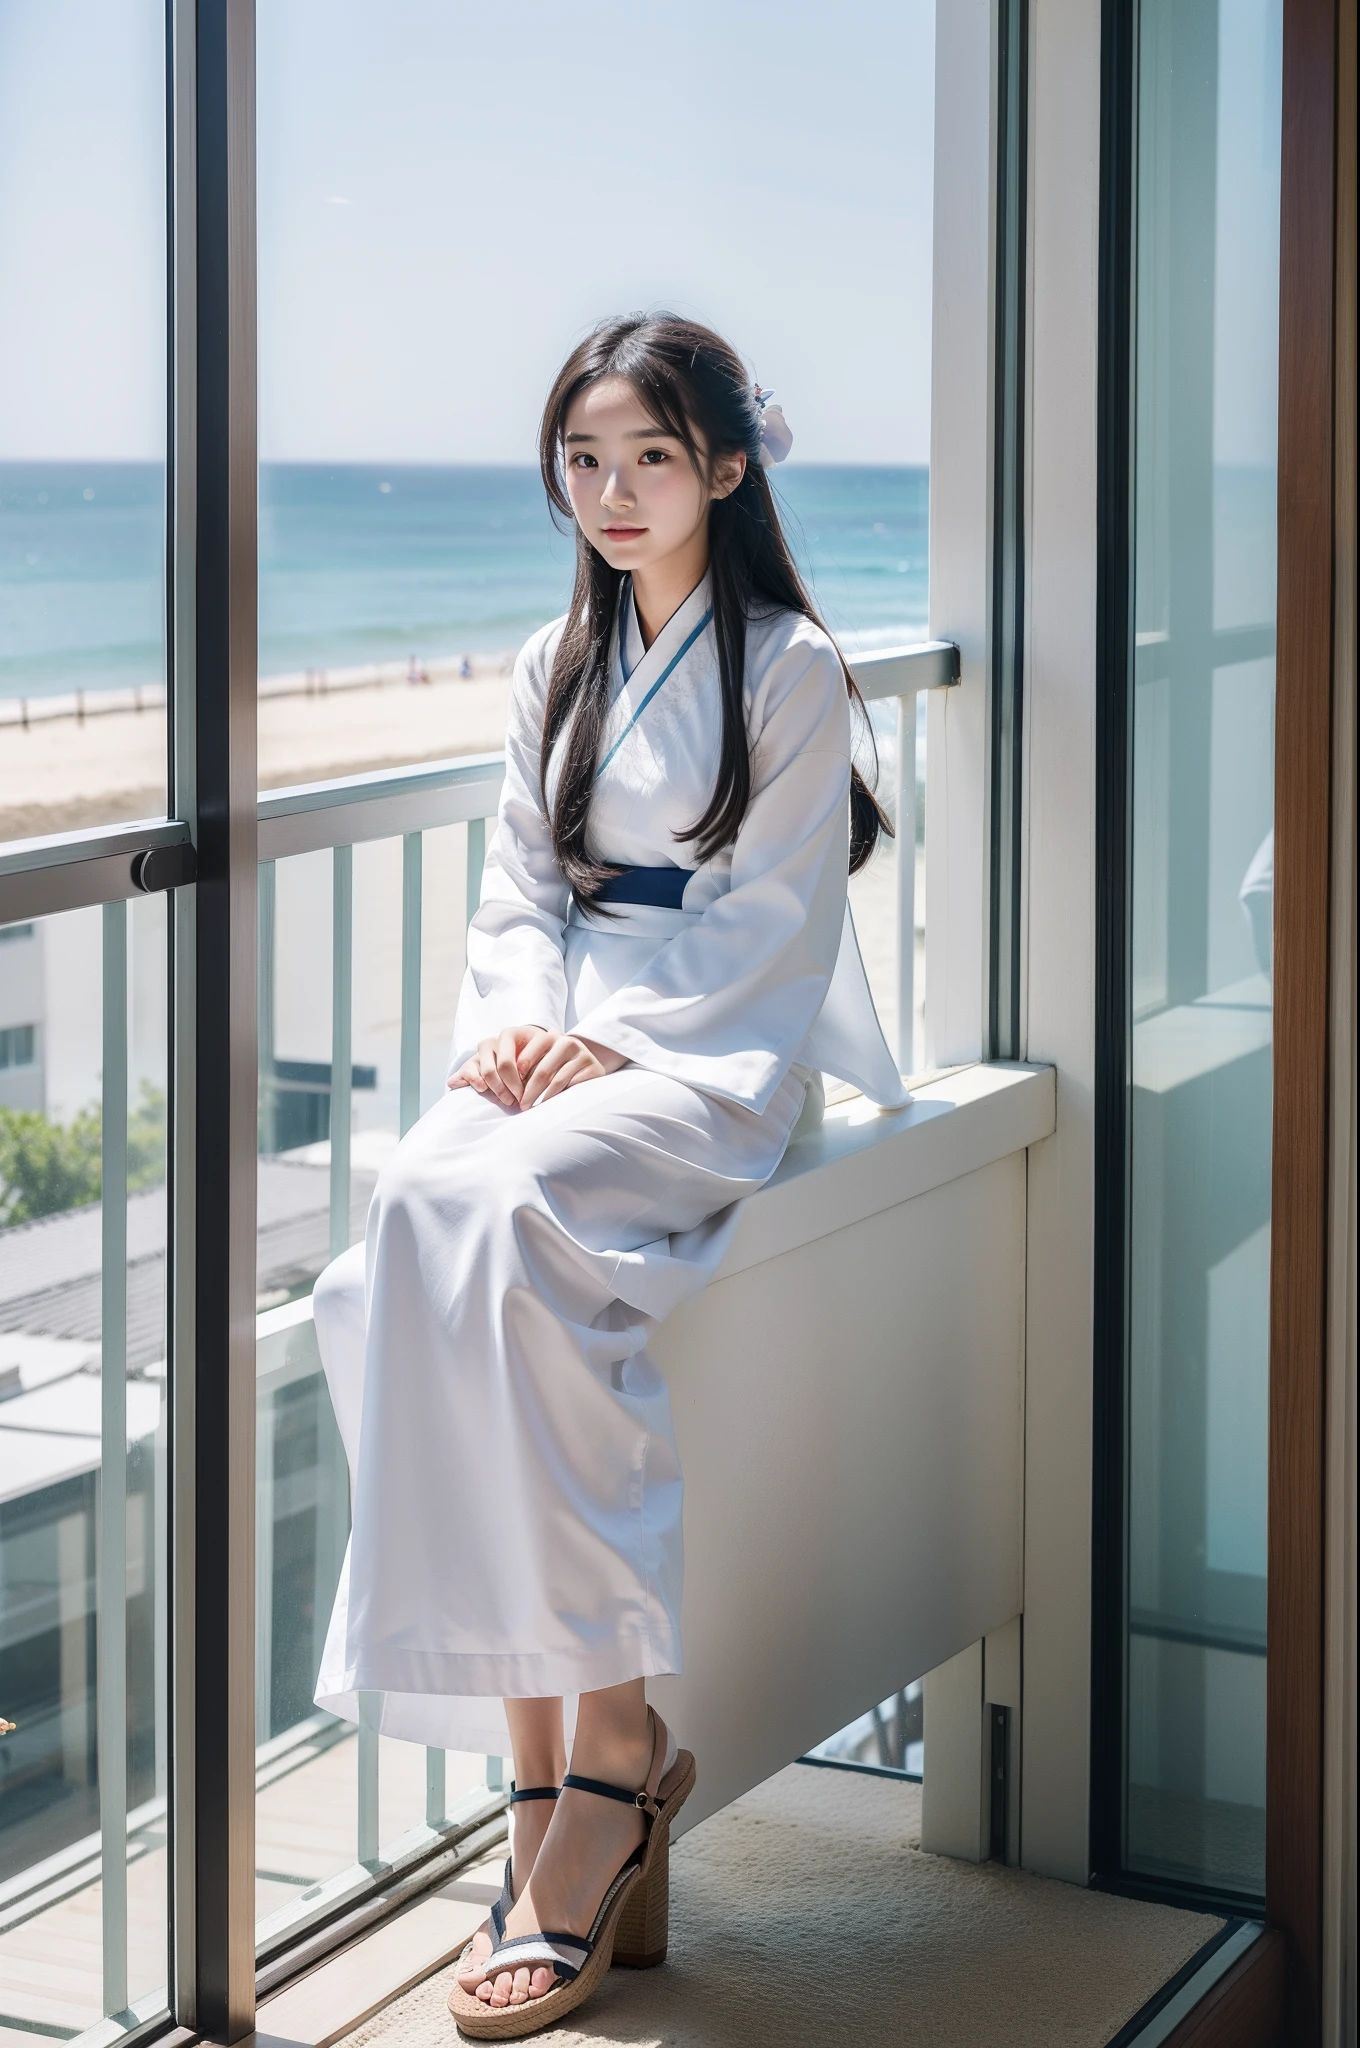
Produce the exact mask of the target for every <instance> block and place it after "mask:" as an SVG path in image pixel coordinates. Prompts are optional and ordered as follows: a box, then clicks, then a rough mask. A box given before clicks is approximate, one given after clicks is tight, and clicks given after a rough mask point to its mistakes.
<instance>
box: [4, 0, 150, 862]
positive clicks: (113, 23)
mask: <svg viewBox="0 0 1360 2048" xmlns="http://www.w3.org/2000/svg"><path fill="white" fill-rule="evenodd" d="M164 22H165V9H164V7H163V6H160V5H156V4H155V0H113V4H110V5H107V6H94V5H90V4H89V0H47V4H41V5H39V4H33V0H22V4H17V5H12V6H7V7H5V8H4V9H3V10H0V133H2V134H3V135H4V137H5V175H4V178H3V180H2V181H0V292H3V299H4V305H5V318H4V320H3V322H0V839H12V838H24V837H28V836H31V835H33V834H38V833H46V832H56V831H64V830H67V829H69V828H74V827H78V826H88V825H97V824H105V823H112V822H117V821H120V820H124V819H128V818H138V817H148V816H151V817H155V816H159V815H162V814H163V813H164V811H165V793H166V720H165V656H164V632H163V618H164V610H165V589H164V586H165V576H164V557H165V506H164V500H165V417H166V395H165V394H166V385H165V212H166V209H165V116H164V105H165V54H164Z"/></svg>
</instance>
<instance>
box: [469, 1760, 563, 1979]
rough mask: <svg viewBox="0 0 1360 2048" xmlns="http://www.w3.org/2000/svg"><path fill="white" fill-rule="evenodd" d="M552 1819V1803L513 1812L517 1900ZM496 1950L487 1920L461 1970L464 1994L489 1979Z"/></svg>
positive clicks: (531, 1802) (530, 1802)
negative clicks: (488, 1968) (490, 1960)
mask: <svg viewBox="0 0 1360 2048" xmlns="http://www.w3.org/2000/svg"><path fill="white" fill-rule="evenodd" d="M552 1816H553V1802H552V1800H551V1799H526V1800H523V1801H522V1802H521V1803H520V1804H519V1805H517V1806H515V1807H514V1809H513V1817H512V1821H511V1832H512V1836H513V1840H512V1849H511V1865H510V1869H511V1879H512V1882H513V1884H514V1888H515V1896H516V1898H518V1897H519V1895H520V1894H521V1893H522V1892H523V1890H524V1886H525V1881H526V1879H527V1878H528V1877H529V1875H530V1873H531V1872H532V1871H533V1868H534V1865H535V1863H536V1862H537V1860H538V1852H539V1850H540V1849H541V1848H542V1846H543V1837H544V1836H545V1835H546V1834H547V1832H548V1823H549V1822H550V1821H551V1819H552ZM495 1946H496V1940H495V1936H494V1935H493V1933H492V1931H491V1922H490V1920H485V1921H483V1923H482V1925H481V1926H480V1927H479V1928H478V1929H477V1932H476V1933H475V1934H474V1935H473V1937H472V1946H471V1948H470V1949H469V1951H468V1953H467V1955H466V1957H465V1958H464V1960H463V1961H462V1962H461V1963H460V1964H459V1966H458V1982H459V1983H460V1984H461V1985H462V1987H463V1989H464V1991H467V1992H474V1991H476V1990H477V1988H478V1986H479V1985H480V1984H481V1983H482V1981H483V1979H484V1977H485V1975H486V1959H487V1957H488V1956H489V1955H490V1954H491V1951H492V1949H493V1948H494V1947H495Z"/></svg>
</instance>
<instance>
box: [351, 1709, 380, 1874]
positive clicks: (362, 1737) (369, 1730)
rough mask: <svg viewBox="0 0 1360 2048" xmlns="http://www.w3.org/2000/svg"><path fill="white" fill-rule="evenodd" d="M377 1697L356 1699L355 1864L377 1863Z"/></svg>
mask: <svg viewBox="0 0 1360 2048" xmlns="http://www.w3.org/2000/svg"><path fill="white" fill-rule="evenodd" d="M380 1706H381V1698H380V1696H379V1695H377V1694H375V1693H371V1692H361V1693H360V1695H359V1799H358V1814H357V1816H356V1828H355V1834H356V1838H357V1841H356V1846H357V1860H358V1861H359V1862H360V1863H367V1864H374V1863H376V1862H377V1861H378V1729H377V1725H376V1724H377V1714H378V1711H379V1709H380Z"/></svg>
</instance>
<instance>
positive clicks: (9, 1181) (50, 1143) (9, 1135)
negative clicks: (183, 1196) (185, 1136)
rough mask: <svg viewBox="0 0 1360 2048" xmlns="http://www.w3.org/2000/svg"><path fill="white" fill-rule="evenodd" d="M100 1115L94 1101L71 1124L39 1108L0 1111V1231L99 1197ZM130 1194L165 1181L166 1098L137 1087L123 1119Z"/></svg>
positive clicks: (160, 1092)
mask: <svg viewBox="0 0 1360 2048" xmlns="http://www.w3.org/2000/svg"><path fill="white" fill-rule="evenodd" d="M103 1142H104V1116H103V1111H102V1109H101V1108H100V1107H99V1105H98V1104H92V1105H91V1106H90V1107H89V1108H88V1109H82V1110H80V1111H78V1112H77V1114H76V1115H75V1116H74V1117H73V1118H72V1119H71V1121H70V1123H69V1124H59V1123H54V1122H53V1121H52V1120H51V1119H50V1118H48V1117H45V1116H44V1115H43V1114H42V1113H41V1111H40V1110H32V1109H0V1229H3V1228H5V1227H6V1226H8V1225H12V1224H16V1223H32V1222H34V1221H35V1220H36V1218H37V1217H39V1216H56V1215H60V1214H61V1212H62V1211H63V1210H65V1209H80V1208H83V1207H84V1206H85V1205H86V1203H88V1202H97V1201H98V1200H99V1193H100V1183H101V1178H102V1171H103V1156H102V1155H103ZM127 1163H128V1191H129V1193H132V1192H134V1191H135V1190H137V1189H139V1188H152V1187H158V1186H159V1185H160V1183H161V1182H162V1181H163V1180H164V1179H165V1094H164V1091H163V1090H161V1089H159V1088H152V1087H151V1086H150V1085H149V1084H148V1083H147V1082H143V1083H142V1092H141V1098H140V1100H139V1101H138V1103H137V1106H136V1108H135V1109H133V1110H132V1111H131V1113H130V1115H129V1116H128V1127H127Z"/></svg>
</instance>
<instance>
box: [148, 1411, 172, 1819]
mask: <svg viewBox="0 0 1360 2048" xmlns="http://www.w3.org/2000/svg"><path fill="white" fill-rule="evenodd" d="M154 1445H155V1448H154V1453H153V1460H154V1462H153V1464H152V1482H151V1500H152V1524H151V1527H152V1536H151V1542H150V1544H149V1546H148V1549H149V1551H150V1562H149V1569H150V1571H151V1574H152V1583H153V1585H154V1587H155V1607H154V1610H153V1617H152V1620H153V1627H154V1631H155V1635H154V1641H153V1646H152V1662H153V1666H154V1682H155V1694H154V1697H155V1702H156V1705H155V1731H156V1732H155V1748H156V1777H155V1786H156V1797H157V1798H158V1799H164V1798H165V1797H166V1796H167V1794H168V1792H169V1790H170V1572H169V1517H170V1471H169V1458H170V1398H169V1375H168V1374H167V1375H166V1377H165V1378H164V1379H163V1380H162V1381H161V1384H160V1415H159V1419H158V1420H157V1423H156V1435H155V1439H154Z"/></svg>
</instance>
